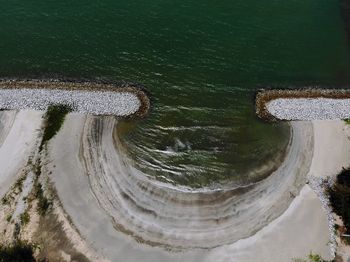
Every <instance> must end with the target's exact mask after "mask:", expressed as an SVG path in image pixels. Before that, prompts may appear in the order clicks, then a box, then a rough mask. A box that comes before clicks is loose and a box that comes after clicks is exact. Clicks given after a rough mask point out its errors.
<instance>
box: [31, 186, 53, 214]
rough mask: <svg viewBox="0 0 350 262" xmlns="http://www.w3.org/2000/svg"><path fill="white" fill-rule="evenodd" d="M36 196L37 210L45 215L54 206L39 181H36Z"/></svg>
mask: <svg viewBox="0 0 350 262" xmlns="http://www.w3.org/2000/svg"><path fill="white" fill-rule="evenodd" d="M34 196H35V198H36V199H38V207H37V211H38V213H39V214H40V215H41V216H44V215H45V214H46V213H47V211H48V210H49V209H50V207H51V206H52V202H51V201H50V200H49V199H48V198H47V197H45V196H44V191H43V188H42V185H41V183H40V182H39V181H35V183H34Z"/></svg>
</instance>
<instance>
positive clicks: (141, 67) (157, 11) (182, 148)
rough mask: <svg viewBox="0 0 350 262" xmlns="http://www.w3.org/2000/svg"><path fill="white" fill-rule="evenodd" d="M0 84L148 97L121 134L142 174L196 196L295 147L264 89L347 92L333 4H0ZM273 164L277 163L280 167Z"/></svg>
mask: <svg viewBox="0 0 350 262" xmlns="http://www.w3.org/2000/svg"><path fill="white" fill-rule="evenodd" d="M0 4H1V5H0V6H1V12H0V77H21V78H23V77H29V78H32V77H34V78H35V77H53V78H62V77H69V78H76V79H81V78H88V79H106V80H125V81H130V82H138V83H141V84H142V85H144V86H145V87H146V88H147V89H148V90H149V92H150V94H151V97H152V110H151V113H150V115H149V117H148V118H147V119H145V120H142V121H139V122H136V123H124V124H123V126H122V129H123V131H125V130H127V132H123V134H122V139H123V141H124V142H125V144H126V147H127V149H128V152H129V153H130V155H131V157H132V158H133V159H134V160H135V165H137V166H138V167H139V168H141V169H142V170H144V171H146V172H147V173H148V174H150V175H156V176H158V177H159V178H160V179H163V180H170V181H174V182H175V183H179V184H184V185H193V186H203V185H211V184H213V183H217V182H220V181H221V182H226V181H238V182H239V183H245V181H251V180H252V179H253V180H254V179H259V178H254V177H253V178H252V177H251V175H250V172H249V171H251V170H254V169H255V168H259V167H261V166H262V165H264V164H265V163H267V162H268V161H274V160H275V159H276V158H277V157H278V156H279V154H280V153H281V152H282V151H283V150H284V148H285V146H286V144H287V143H288V140H289V128H288V126H287V125H286V124H266V123H263V122H261V121H259V120H258V119H257V118H256V117H255V114H254V106H253V98H254V92H255V91H256V90H257V89H258V88H261V87H266V86H272V87H303V86H307V85H321V86H341V85H347V84H349V83H350V54H349V43H348V39H347V34H346V31H345V26H344V22H343V20H342V17H341V12H340V8H339V3H338V1H337V0H307V1H305V0H291V1H282V0H260V1H257V0H236V1H232V0H230V1H229V0H222V1H209V0H201V1H194V0H154V1H145V0H136V1H120V0H94V1H92V0H82V1H72V0H70V1H68V0H61V1H52V0H45V1H43V0H36V1H33V0H6V1H5V0H0ZM276 161H277V160H276Z"/></svg>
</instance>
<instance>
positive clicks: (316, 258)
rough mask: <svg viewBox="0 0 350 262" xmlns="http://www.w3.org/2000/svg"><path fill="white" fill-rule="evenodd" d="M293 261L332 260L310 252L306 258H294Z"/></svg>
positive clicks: (324, 261) (320, 261)
mask: <svg viewBox="0 0 350 262" xmlns="http://www.w3.org/2000/svg"><path fill="white" fill-rule="evenodd" d="M294 262H332V261H331V260H325V259H323V258H322V257H321V256H320V255H317V254H313V253H312V252H311V253H310V254H309V255H308V256H307V259H294Z"/></svg>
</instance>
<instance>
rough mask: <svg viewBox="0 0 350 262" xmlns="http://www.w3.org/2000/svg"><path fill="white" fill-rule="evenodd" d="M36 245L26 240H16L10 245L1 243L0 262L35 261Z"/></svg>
mask: <svg viewBox="0 0 350 262" xmlns="http://www.w3.org/2000/svg"><path fill="white" fill-rule="evenodd" d="M33 254H34V247H33V245H30V244H28V243H26V242H22V241H16V242H15V243H14V244H12V245H9V246H3V245H0V262H10V261H11V262H31V261H33V262H35V258H34V256H33Z"/></svg>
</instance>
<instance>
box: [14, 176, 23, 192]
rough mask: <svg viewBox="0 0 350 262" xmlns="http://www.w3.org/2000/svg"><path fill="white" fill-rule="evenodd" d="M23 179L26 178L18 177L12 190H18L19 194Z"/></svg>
mask: <svg viewBox="0 0 350 262" xmlns="http://www.w3.org/2000/svg"><path fill="white" fill-rule="evenodd" d="M25 179H26V176H22V177H20V178H19V179H18V180H17V181H16V183H15V184H14V186H13V188H14V189H18V191H19V193H20V192H22V186H23V182H24V180H25Z"/></svg>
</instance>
